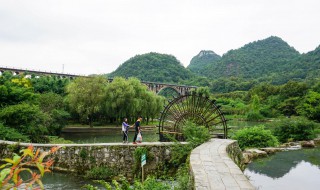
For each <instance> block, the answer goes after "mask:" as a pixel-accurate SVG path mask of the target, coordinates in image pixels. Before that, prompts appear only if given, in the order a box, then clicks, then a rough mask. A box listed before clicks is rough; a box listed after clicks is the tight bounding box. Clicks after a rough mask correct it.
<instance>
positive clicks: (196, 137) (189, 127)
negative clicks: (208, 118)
mask: <svg viewBox="0 0 320 190" xmlns="http://www.w3.org/2000/svg"><path fill="white" fill-rule="evenodd" d="M182 133H183V135H184V136H185V138H186V139H187V141H188V142H191V143H193V144H195V145H196V146H198V145H200V144H202V143H204V142H206V141H208V140H209V139H210V134H209V131H208V129H207V128H206V127H204V126H198V125H197V124H194V123H192V122H187V123H186V126H185V127H184V128H183V129H182Z"/></svg>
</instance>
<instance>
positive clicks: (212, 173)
mask: <svg viewBox="0 0 320 190" xmlns="http://www.w3.org/2000/svg"><path fill="white" fill-rule="evenodd" d="M233 142H234V141H233V140H228V139H211V140H210V141H209V142H207V143H204V144H202V145H200V146H199V147H197V148H196V149H194V150H193V151H192V153H191V156H190V166H191V170H192V173H193V176H194V182H195V189H196V190H209V189H210V190H236V189H238V190H254V189H255V187H254V186H253V185H252V184H251V183H250V182H249V180H248V179H247V178H246V176H245V175H244V174H243V173H242V171H241V170H240V168H239V167H238V166H237V165H236V164H235V163H234V162H233V161H232V160H231V158H230V157H229V156H228V153H227V151H226V148H227V146H228V145H229V144H231V143H233Z"/></svg>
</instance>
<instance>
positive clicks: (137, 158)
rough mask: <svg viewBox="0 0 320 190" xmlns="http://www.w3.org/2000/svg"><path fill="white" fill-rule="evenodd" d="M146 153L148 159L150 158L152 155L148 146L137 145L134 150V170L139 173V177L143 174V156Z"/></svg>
mask: <svg viewBox="0 0 320 190" xmlns="http://www.w3.org/2000/svg"><path fill="white" fill-rule="evenodd" d="M143 154H145V155H146V157H147V159H149V157H150V155H149V152H148V149H147V148H146V147H137V148H136V149H135V150H134V153H133V157H134V165H133V171H134V173H135V174H137V177H138V178H140V175H141V170H140V168H141V156H142V155H143Z"/></svg>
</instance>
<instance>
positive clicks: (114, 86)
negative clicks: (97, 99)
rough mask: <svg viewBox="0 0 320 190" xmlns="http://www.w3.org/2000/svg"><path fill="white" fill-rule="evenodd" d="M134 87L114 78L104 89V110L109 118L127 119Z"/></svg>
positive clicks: (129, 113) (124, 80)
mask: <svg viewBox="0 0 320 190" xmlns="http://www.w3.org/2000/svg"><path fill="white" fill-rule="evenodd" d="M133 99H134V87H133V86H132V85H130V84H129V83H128V81H127V80H126V79H124V78H121V77H116V78H114V79H113V81H112V82H111V83H110V84H109V85H108V86H107V88H106V96H105V109H106V112H107V115H108V116H109V117H110V118H115V119H119V118H121V117H128V116H129V115H131V112H132V104H133Z"/></svg>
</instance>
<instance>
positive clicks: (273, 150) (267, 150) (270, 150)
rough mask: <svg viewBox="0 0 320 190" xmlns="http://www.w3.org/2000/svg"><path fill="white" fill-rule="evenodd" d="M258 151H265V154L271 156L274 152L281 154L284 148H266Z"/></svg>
mask: <svg viewBox="0 0 320 190" xmlns="http://www.w3.org/2000/svg"><path fill="white" fill-rule="evenodd" d="M260 150H262V151H265V152H266V153H267V154H273V153H275V152H281V151H283V150H285V149H284V148H274V147H268V148H260Z"/></svg>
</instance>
